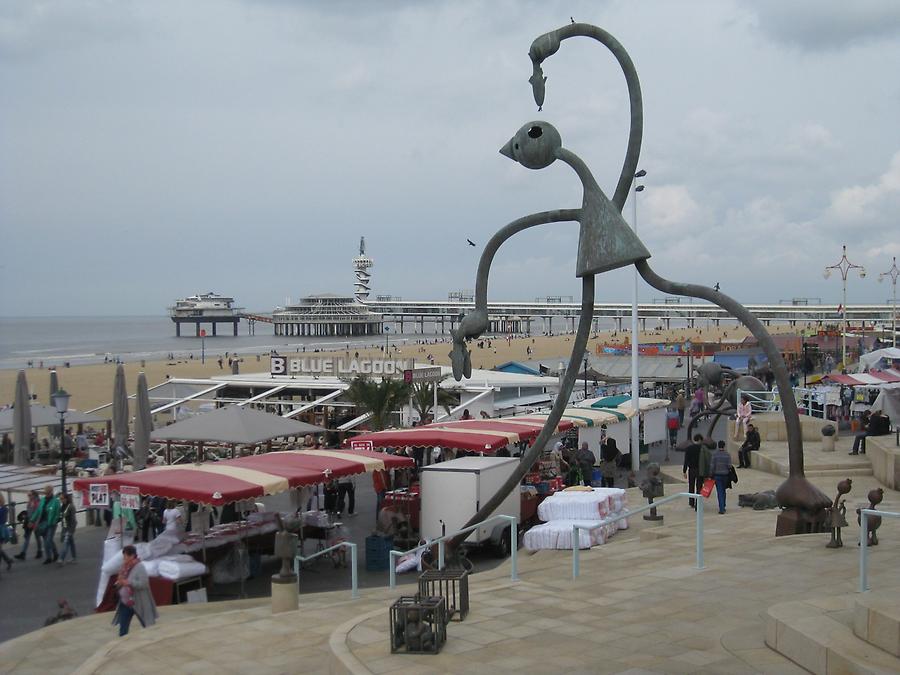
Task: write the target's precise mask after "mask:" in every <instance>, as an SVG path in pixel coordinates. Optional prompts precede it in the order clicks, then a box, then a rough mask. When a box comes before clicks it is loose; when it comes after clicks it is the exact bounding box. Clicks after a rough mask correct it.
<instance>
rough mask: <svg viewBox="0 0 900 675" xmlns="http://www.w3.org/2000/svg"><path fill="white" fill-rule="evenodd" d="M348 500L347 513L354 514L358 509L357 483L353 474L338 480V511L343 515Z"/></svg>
mask: <svg viewBox="0 0 900 675" xmlns="http://www.w3.org/2000/svg"><path fill="white" fill-rule="evenodd" d="M345 502H346V506H347V515H348V516H352V515H354V514H353V512H354V511H355V510H356V483H355V482H354V478H353V476H344V477H342V478H341V479H340V480H339V481H338V495H337V513H338V515H341V514H342V513H343V512H344V505H345Z"/></svg>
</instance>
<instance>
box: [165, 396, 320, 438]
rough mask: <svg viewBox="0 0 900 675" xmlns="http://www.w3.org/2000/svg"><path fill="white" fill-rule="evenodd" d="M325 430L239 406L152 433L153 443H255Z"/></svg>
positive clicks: (214, 411) (196, 417) (204, 414)
mask: <svg viewBox="0 0 900 675" xmlns="http://www.w3.org/2000/svg"><path fill="white" fill-rule="evenodd" d="M320 431H325V430H324V429H323V428H322V427H317V426H313V425H312V424H306V423H305V422H298V421H296V420H289V419H285V418H283V417H280V416H279V415H272V414H271V413H266V412H262V411H260V410H254V409H253V408H246V407H241V406H236V405H229V406H226V407H224V408H217V409H216V410H213V411H211V412H208V413H203V414H202V415H196V416H194V417H190V418H188V419H186V420H182V421H181V422H176V423H175V424H170V425H169V426H167V427H162V428H161V429H156V430H154V431H153V433H151V434H150V438H151V439H152V440H154V441H215V442H220V443H240V444H247V445H249V444H252V443H262V442H264V441H269V440H271V439H273V438H281V437H284V436H303V435H305V434H312V433H318V432H320Z"/></svg>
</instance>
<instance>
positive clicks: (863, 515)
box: [859, 509, 900, 593]
mask: <svg viewBox="0 0 900 675" xmlns="http://www.w3.org/2000/svg"><path fill="white" fill-rule="evenodd" d="M870 515H878V516H887V517H888V518H900V513H895V512H894V511H876V510H875V509H860V512H859V592H860V593H865V592H866V591H868V590H869V546H868V544H869V518H868V517H869V516H870Z"/></svg>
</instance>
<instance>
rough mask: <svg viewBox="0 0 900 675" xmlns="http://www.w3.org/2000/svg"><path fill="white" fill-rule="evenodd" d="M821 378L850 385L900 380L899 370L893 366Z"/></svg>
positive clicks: (868, 384) (887, 382)
mask: <svg viewBox="0 0 900 675" xmlns="http://www.w3.org/2000/svg"><path fill="white" fill-rule="evenodd" d="M823 379H826V380H828V381H830V382H836V383H838V384H844V385H847V386H850V387H856V386H869V387H871V386H877V385H879V384H890V383H893V382H900V371H898V370H896V369H895V368H888V369H887V370H871V371H869V372H868V373H853V374H852V375H838V374H834V375H826V376H825V378H823Z"/></svg>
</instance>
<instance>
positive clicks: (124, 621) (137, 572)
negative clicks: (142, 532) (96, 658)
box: [113, 544, 158, 637]
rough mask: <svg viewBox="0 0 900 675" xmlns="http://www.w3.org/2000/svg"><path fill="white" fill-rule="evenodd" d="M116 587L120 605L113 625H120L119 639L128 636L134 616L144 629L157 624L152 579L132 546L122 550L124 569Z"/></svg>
mask: <svg viewBox="0 0 900 675" xmlns="http://www.w3.org/2000/svg"><path fill="white" fill-rule="evenodd" d="M115 586H116V589H117V591H118V594H119V604H118V606H117V607H116V615H115V617H113V625H116V624H118V625H119V637H122V636H123V635H128V629H129V627H130V626H131V619H132V618H133V617H134V616H137V618H138V621H140V622H141V625H142V626H143V627H144V628H146V627H147V626H152V625H153V624H154V623H156V619H157V616H158V615H157V612H156V603H155V602H153V594H152V593H151V592H150V578H149V577H148V576H147V570H146V569H144V564H143V563H142V562H141V560H140V558H138V555H137V549H135V547H134V546H132V545H131V544H129V545H128V546H125V547H124V548H123V549H122V569H121V570H119V575H118V578H117V579H116V584H115Z"/></svg>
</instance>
